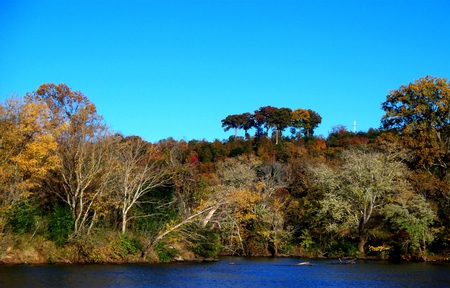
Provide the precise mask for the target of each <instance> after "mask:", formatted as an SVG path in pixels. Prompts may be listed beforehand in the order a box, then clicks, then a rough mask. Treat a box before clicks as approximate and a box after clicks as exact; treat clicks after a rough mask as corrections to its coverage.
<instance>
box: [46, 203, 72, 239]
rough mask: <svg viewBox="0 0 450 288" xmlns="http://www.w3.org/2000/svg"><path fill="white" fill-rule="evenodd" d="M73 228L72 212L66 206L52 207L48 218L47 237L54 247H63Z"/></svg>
mask: <svg viewBox="0 0 450 288" xmlns="http://www.w3.org/2000/svg"><path fill="white" fill-rule="evenodd" d="M73 228H74V219H73V216H72V212H71V211H70V209H69V208H68V207H67V206H58V205H55V206H53V212H52V213H51V214H50V216H49V235H50V239H51V240H52V241H53V242H55V244H56V246H59V247H61V246H63V245H64V244H65V243H66V242H67V239H68V238H69V235H70V234H72V232H73Z"/></svg>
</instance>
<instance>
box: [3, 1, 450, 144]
mask: <svg viewBox="0 0 450 288" xmlns="http://www.w3.org/2000/svg"><path fill="white" fill-rule="evenodd" d="M426 75H432V76H437V77H447V78H450V1H447V0H442V1H432V0H429V1H427V0H423V1H414V0H412V1H406V0H405V1H395V0H392V1H387V0H386V1H383V0H358V1H346V0H342V1H338V0H334V1H324V0H323V1H320V0H319V1H300V0H298V1H256V0H255V1H237V0H236V1H219V0H216V1H188V0H186V1H170V0H167V1H125V0H122V1H100V0H97V1H96V0H92V1H87V0H85V1H82V0H81V1H75V0H73V1H69V0H59V1H39V0H33V1H23V0H19V1H5V0H0V97H1V99H5V98H6V97H9V96H11V95H12V94H17V95H19V96H22V95H24V94H25V93H26V92H28V91H33V90H36V89H37V87H38V86H39V85H40V84H43V83H49V82H53V83H56V84H58V83H66V84H67V85H69V86H70V87H71V88H72V89H73V90H79V91H81V92H83V93H84V94H85V95H86V96H87V97H88V98H89V99H90V100H91V101H92V102H93V103H94V104H95V105H96V106H97V110H98V112H99V113H100V114H101V115H103V116H104V119H105V121H106V122H107V124H109V126H110V127H111V128H112V129H113V130H114V131H116V132H120V133H122V134H124V135H139V136H141V137H143V138H144V139H146V140H147V141H151V142H156V141H158V140H160V139H164V138H168V137H173V138H174V139H176V140H181V139H184V140H191V139H198V140H201V139H206V140H208V141H213V140H214V139H216V138H217V139H220V140H222V139H227V138H228V137H229V136H230V135H232V134H233V131H228V132H224V131H223V129H222V127H221V120H222V119H223V118H225V117H226V116H227V115H230V114H239V113H244V112H253V111H254V110H256V109H258V108H259V107H261V106H267V105H271V106H276V107H279V108H281V107H288V108H291V109H297V108H304V109H312V110H314V111H316V112H317V113H319V115H321V116H322V124H321V125H320V126H319V128H318V129H317V130H316V133H315V134H316V135H320V134H323V135H324V136H325V137H326V136H327V135H328V132H330V131H331V129H332V127H333V126H335V125H344V126H346V127H347V129H348V130H350V131H352V130H353V121H355V120H356V121H357V124H358V127H357V130H358V131H367V130H368V129H369V128H370V127H373V128H378V127H379V125H380V118H381V116H382V115H383V111H382V110H381V108H380V104H381V102H383V101H384V100H385V99H386V95H387V93H388V91H389V90H391V89H397V88H398V87H399V86H400V85H402V84H407V83H409V82H412V81H414V80H415V79H418V78H420V77H423V76H426ZM285 133H288V131H286V132H285ZM239 134H240V135H241V136H243V131H240V132H239Z"/></svg>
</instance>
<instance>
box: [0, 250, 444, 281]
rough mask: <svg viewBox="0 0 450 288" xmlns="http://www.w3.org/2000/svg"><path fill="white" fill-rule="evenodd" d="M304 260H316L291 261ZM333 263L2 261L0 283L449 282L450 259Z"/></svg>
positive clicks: (286, 260) (287, 260)
mask: <svg viewBox="0 0 450 288" xmlns="http://www.w3.org/2000/svg"><path fill="white" fill-rule="evenodd" d="M302 261H309V262H310V263H312V264H315V265H314V266H292V265H293V264H296V263H299V262H302ZM230 263H233V264H234V265H230ZM331 263H335V261H333V260H302V259H293V258H280V259H272V258H251V259H248V258H236V257H230V258H222V259H221V261H219V262H213V263H172V264H155V265H20V266H7V265H4V266H0V287H14V288H20V287H33V288H38V287H86V288H87V287H246V288H250V287H301V286H307V287H450V265H449V264H435V263H402V264H394V263H391V262H387V261H357V262H356V263H355V264H348V265H331Z"/></svg>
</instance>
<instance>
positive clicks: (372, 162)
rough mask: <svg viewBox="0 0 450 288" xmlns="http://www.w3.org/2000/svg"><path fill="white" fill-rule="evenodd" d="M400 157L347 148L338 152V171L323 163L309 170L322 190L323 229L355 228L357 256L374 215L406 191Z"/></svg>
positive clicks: (364, 241) (361, 250)
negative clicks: (341, 162) (340, 152)
mask: <svg viewBox="0 0 450 288" xmlns="http://www.w3.org/2000/svg"><path fill="white" fill-rule="evenodd" d="M400 156H401V155H399V154H398V153H392V154H391V153H380V152H372V151H367V150H364V149H350V150H344V151H343V152H342V156H341V157H342V159H343V164H342V165H341V167H340V169H339V170H334V169H332V168H330V167H327V166H326V165H325V164H323V165H321V166H316V167H311V168H310V169H311V171H312V172H313V175H314V178H315V181H316V183H317V184H319V186H320V187H322V188H324V190H325V193H324V198H323V200H321V201H320V203H321V210H320V214H321V215H322V216H323V217H324V218H325V219H326V220H325V221H326V222H327V230H328V231H333V232H338V233H341V232H343V231H346V230H348V229H357V231H358V236H359V239H360V242H359V252H360V253H361V254H364V246H365V244H366V241H367V236H368V234H369V232H370V227H371V226H370V225H369V224H370V222H371V221H372V219H374V216H375V215H380V214H381V211H382V210H381V208H382V207H383V206H384V205H385V204H386V203H387V202H389V201H388V199H390V198H392V197H394V196H395V195H399V194H402V193H404V192H405V191H408V189H410V187H409V184H408V183H406V182H405V181H404V179H405V176H406V174H407V167H406V165H405V164H404V163H403V162H402V161H401V158H399V157H400Z"/></svg>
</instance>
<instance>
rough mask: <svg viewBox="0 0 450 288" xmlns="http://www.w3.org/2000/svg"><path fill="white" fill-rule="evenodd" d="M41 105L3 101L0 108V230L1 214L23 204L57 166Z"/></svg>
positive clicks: (46, 117) (3, 220)
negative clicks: (15, 205) (17, 203)
mask: <svg viewBox="0 0 450 288" xmlns="http://www.w3.org/2000/svg"><path fill="white" fill-rule="evenodd" d="M49 115H50V111H49V109H48V108H47V106H46V105H45V104H44V103H41V102H33V101H29V100H27V101H24V100H23V99H19V98H10V99H7V100H6V102H5V103H4V104H3V105H0V228H2V227H3V226H2V225H4V223H5V218H4V216H5V214H4V213H5V212H7V211H8V210H9V208H11V207H12V206H13V205H14V204H15V203H16V202H18V201H20V200H26V199H27V198H28V197H29V195H30V194H31V193H32V192H34V191H35V190H36V189H37V188H39V187H40V186H41V185H42V181H43V179H44V177H45V176H46V175H47V173H48V172H49V171H51V170H53V169H55V168H57V167H58V166H59V164H60V162H59V159H58V157H56V155H55V151H56V148H57V143H56V140H55V138H54V137H53V135H52V127H51V125H50V123H49V122H48V117H49Z"/></svg>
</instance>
